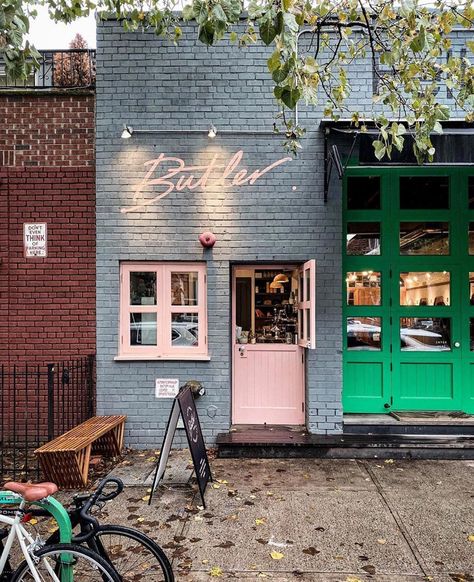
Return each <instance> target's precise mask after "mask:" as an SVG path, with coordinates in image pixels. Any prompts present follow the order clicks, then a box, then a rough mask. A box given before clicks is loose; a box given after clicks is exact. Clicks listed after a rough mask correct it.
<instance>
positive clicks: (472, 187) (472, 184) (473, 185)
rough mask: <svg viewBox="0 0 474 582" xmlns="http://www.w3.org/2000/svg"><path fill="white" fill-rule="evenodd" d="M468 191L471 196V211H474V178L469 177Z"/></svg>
mask: <svg viewBox="0 0 474 582" xmlns="http://www.w3.org/2000/svg"><path fill="white" fill-rule="evenodd" d="M467 191H468V194H469V209H470V210H474V176H469V179H468V183H467Z"/></svg>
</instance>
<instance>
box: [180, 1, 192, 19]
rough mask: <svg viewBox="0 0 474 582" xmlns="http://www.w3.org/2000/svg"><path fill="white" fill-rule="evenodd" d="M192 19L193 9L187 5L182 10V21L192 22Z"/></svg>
mask: <svg viewBox="0 0 474 582" xmlns="http://www.w3.org/2000/svg"><path fill="white" fill-rule="evenodd" d="M193 18H194V8H193V7H192V6H191V5H190V4H187V5H186V6H184V8H183V20H193Z"/></svg>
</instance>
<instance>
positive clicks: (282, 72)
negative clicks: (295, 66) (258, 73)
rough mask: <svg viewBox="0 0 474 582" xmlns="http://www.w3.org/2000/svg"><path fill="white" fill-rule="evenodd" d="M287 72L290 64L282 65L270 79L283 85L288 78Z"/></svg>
mask: <svg viewBox="0 0 474 582" xmlns="http://www.w3.org/2000/svg"><path fill="white" fill-rule="evenodd" d="M289 72H290V64H289V63H284V64H283V66H281V67H279V68H278V69H275V70H274V71H273V73H272V79H273V80H274V81H275V83H283V81H284V80H285V79H286V78H287V77H288V73H289Z"/></svg>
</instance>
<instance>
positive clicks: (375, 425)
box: [343, 412, 474, 437]
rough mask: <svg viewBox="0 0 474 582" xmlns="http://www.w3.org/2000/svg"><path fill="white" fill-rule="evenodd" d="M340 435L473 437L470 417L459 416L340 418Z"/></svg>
mask: <svg viewBox="0 0 474 582" xmlns="http://www.w3.org/2000/svg"><path fill="white" fill-rule="evenodd" d="M343 426H344V434H345V435H348V434H387V435H389V434H392V435H394V434H404V435H408V434H418V435H452V436H461V435H464V436H472V437H474V416H472V415H468V414H465V413H462V412H391V413H389V414H344V416H343Z"/></svg>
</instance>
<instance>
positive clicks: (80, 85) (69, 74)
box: [0, 49, 96, 90]
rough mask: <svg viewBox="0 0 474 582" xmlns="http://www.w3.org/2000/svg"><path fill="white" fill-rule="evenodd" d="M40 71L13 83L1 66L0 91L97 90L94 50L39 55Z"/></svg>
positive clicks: (41, 52) (33, 71) (42, 53)
mask: <svg viewBox="0 0 474 582" xmlns="http://www.w3.org/2000/svg"><path fill="white" fill-rule="evenodd" d="M39 53H40V55H41V59H40V61H39V63H40V65H39V68H38V69H37V70H32V72H31V74H30V76H29V77H28V78H27V79H9V78H8V77H7V74H6V72H5V69H2V67H1V65H0V90H1V89H2V88H3V89H16V88H25V89H53V88H62V89H72V88H74V89H92V88H93V87H95V77H96V66H95V63H96V52H95V50H90V49H67V50H54V51H53V50H51V51H39Z"/></svg>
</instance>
